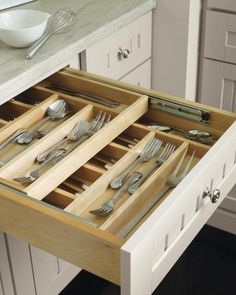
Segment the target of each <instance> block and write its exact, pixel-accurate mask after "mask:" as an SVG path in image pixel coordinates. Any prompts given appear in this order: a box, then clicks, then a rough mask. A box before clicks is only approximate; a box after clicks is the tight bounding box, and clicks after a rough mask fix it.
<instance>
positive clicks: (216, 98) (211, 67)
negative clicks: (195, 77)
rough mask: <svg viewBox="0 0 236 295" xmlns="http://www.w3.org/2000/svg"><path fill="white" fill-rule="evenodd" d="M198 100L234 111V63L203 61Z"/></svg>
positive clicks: (235, 86)
mask: <svg viewBox="0 0 236 295" xmlns="http://www.w3.org/2000/svg"><path fill="white" fill-rule="evenodd" d="M199 94H200V96H199V98H200V101H201V102H202V103H205V104H208V105H212V106H215V107H218V108H222V109H225V110H228V111H232V112H236V65H232V64H227V63H223V62H217V61H213V60H209V59H204V61H203V71H202V78H201V89H200V93H199Z"/></svg>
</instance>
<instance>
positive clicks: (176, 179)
mask: <svg viewBox="0 0 236 295" xmlns="http://www.w3.org/2000/svg"><path fill="white" fill-rule="evenodd" d="M186 153H187V150H186V151H185V152H184V154H183V156H182V158H181V159H180V161H179V162H178V164H177V166H176V168H175V169H174V171H173V172H172V173H171V174H170V175H169V176H168V177H167V180H166V183H165V186H164V187H163V188H162V189H161V190H160V191H159V192H158V193H157V194H155V195H154V196H153V197H152V198H151V199H150V200H149V201H148V202H147V204H145V205H144V206H143V208H142V209H141V210H140V211H139V212H138V214H136V215H135V216H134V217H133V218H132V219H131V220H130V221H129V222H128V223H127V224H126V225H125V226H123V227H122V229H121V230H120V231H119V232H118V233H117V235H118V236H119V237H123V238H125V237H126V236H127V235H128V234H129V233H130V232H131V231H132V230H133V229H134V227H135V226H136V225H137V224H138V223H139V222H140V221H141V220H142V219H143V217H144V216H145V215H146V214H147V213H148V211H149V210H150V209H151V208H152V207H153V206H154V205H155V204H156V202H157V201H158V200H159V199H160V198H161V197H162V196H163V195H164V194H165V193H166V192H168V191H169V190H170V189H173V188H175V187H176V186H177V185H178V184H179V183H180V182H181V181H182V180H183V178H184V177H185V176H186V175H187V174H188V172H189V171H190V166H191V163H192V160H193V157H194V154H195V151H194V152H193V153H192V156H191V157H190V159H189V161H188V163H187V164H186V166H185V169H184V171H183V172H182V173H181V174H180V175H179V176H177V174H178V173H179V171H180V168H181V166H182V163H183V160H184V158H185V156H186Z"/></svg>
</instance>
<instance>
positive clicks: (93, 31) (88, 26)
mask: <svg viewBox="0 0 236 295" xmlns="http://www.w3.org/2000/svg"><path fill="white" fill-rule="evenodd" d="M55 4H56V5H55ZM155 4H156V1H154V0H119V1H114V0H67V1H63V0H57V1H49V0H47V1H46V0H37V1H35V2H32V3H30V4H25V5H22V6H18V7H15V8H12V9H21V8H32V9H38V10H42V11H47V12H49V13H53V12H54V11H55V10H57V9H59V8H63V7H65V6H67V7H69V8H71V9H72V10H73V11H74V12H76V13H77V15H78V19H79V20H78V22H77V23H76V25H75V26H74V27H73V29H72V30H71V31H70V32H68V33H66V34H60V35H55V36H52V37H51V39H49V40H48V42H47V43H46V44H45V45H44V46H43V47H42V48H41V49H40V51H39V52H38V53H37V54H36V55H35V57H34V58H33V59H32V60H26V59H25V52H26V49H15V48H11V47H8V46H6V45H4V44H3V43H2V42H1V41H0V68H1V72H0V103H3V102H4V101H6V100H8V99H9V98H12V97H14V96H15V95H17V94H19V93H20V92H22V91H24V90H25V89H27V88H29V87H30V86H32V85H34V84H35V83H37V82H39V81H41V80H42V79H44V78H45V77H47V76H49V75H50V74H52V73H54V72H55V71H57V70H59V69H61V68H63V67H64V66H66V65H67V63H68V60H69V59H70V58H72V57H74V56H75V55H76V54H78V53H79V52H81V51H83V50H85V49H86V48H88V47H89V46H90V45H92V44H94V43H96V42H97V41H99V40H101V39H102V38H104V37H106V36H108V35H109V34H111V33H113V32H115V31H116V30H118V29H119V28H121V27H123V26H125V25H126V24H128V23H130V22H131V21H133V20H134V19H136V18H138V17H139V16H141V15H143V14H144V13H146V12H148V11H150V10H151V9H153V8H154V7H155Z"/></svg>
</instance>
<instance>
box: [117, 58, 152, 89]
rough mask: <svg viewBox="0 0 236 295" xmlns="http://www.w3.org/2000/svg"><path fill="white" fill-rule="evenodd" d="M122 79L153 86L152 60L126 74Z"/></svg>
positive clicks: (138, 84) (149, 86) (145, 86)
mask: <svg viewBox="0 0 236 295" xmlns="http://www.w3.org/2000/svg"><path fill="white" fill-rule="evenodd" d="M120 81H122V82H127V83H130V84H134V85H137V86H141V87H144V88H151V60H150V59H149V60H147V61H146V62H145V63H143V64H142V65H140V66H139V67H137V68H136V69H134V70H133V71H132V72H130V73H129V74H127V75H126V76H124V77H123V78H122V79H121V80H120Z"/></svg>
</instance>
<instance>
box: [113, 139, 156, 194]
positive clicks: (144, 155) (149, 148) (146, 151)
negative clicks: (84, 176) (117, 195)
mask: <svg viewBox="0 0 236 295" xmlns="http://www.w3.org/2000/svg"><path fill="white" fill-rule="evenodd" d="M161 144H162V141H160V140H158V139H156V138H153V139H151V140H150V141H148V143H147V144H146V145H145V147H144V148H143V150H142V152H141V153H140V155H139V156H138V158H137V159H136V160H135V161H134V162H133V163H132V164H131V165H130V166H129V167H128V168H127V169H126V170H125V171H124V172H123V173H122V174H121V175H119V176H117V177H116V178H115V179H114V180H113V181H112V182H111V184H110V186H111V187H112V188H114V189H117V188H119V187H121V186H122V183H123V181H124V179H125V178H126V177H127V175H128V174H129V173H130V172H131V171H132V170H133V169H134V168H135V167H136V166H137V165H139V164H140V163H142V162H146V161H148V160H150V159H151V158H152V157H153V156H154V155H155V154H156V153H157V151H158V150H159V148H160V147H161Z"/></svg>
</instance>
